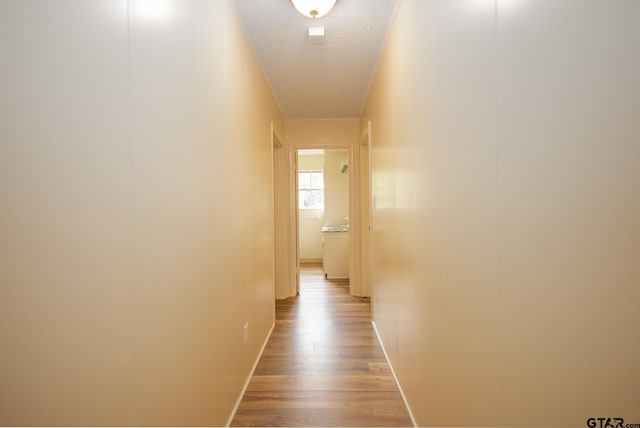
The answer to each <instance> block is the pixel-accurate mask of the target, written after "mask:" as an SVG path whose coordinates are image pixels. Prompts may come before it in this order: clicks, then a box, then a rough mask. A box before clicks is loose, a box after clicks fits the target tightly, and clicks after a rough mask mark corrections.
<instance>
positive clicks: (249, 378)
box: [224, 322, 384, 427]
mask: <svg viewBox="0 0 640 428" xmlns="http://www.w3.org/2000/svg"><path fill="white" fill-rule="evenodd" d="M275 326H276V323H275V322H274V323H273V324H271V329H270V330H269V334H267V338H266V339H265V341H264V343H263V344H262V348H260V352H259V353H258V358H256V361H255V362H254V363H253V367H252V368H251V372H250V373H249V376H248V377H247V380H246V381H245V382H244V386H243V387H242V391H240V396H239V397H238V400H237V401H236V405H235V406H233V410H232V411H231V416H229V419H227V423H226V424H225V425H224V426H225V427H229V426H231V422H233V418H235V416H236V412H237V411H238V407H240V403H241V402H242V397H244V393H245V392H247V388H248V387H249V383H250V382H251V378H252V377H253V373H254V372H255V371H256V368H257V367H258V363H259V362H260V358H262V353H263V352H264V349H265V348H266V347H267V343H268V342H269V339H270V338H271V333H273V329H274V328H275ZM383 349H384V348H383Z"/></svg>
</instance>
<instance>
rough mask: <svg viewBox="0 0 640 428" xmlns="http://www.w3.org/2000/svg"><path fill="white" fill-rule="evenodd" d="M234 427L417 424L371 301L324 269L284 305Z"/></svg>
mask: <svg viewBox="0 0 640 428" xmlns="http://www.w3.org/2000/svg"><path fill="white" fill-rule="evenodd" d="M232 426H361V427H364V426H372V427H373V426H411V420H410V418H409V415H408V413H407V410H406V408H405V406H404V403H403V401H402V398H401V396H400V393H399V392H398V389H397V387H396V384H395V382H394V380H393V376H392V375H391V372H390V370H389V367H388V365H387V363H386V361H385V358H384V354H383V353H382V349H381V348H380V345H379V344H378V341H377V339H376V336H375V333H374V331H373V328H372V326H371V304H370V301H369V299H360V298H356V297H353V296H350V295H349V283H348V281H344V280H342V281H334V280H327V279H325V277H324V274H323V272H322V268H321V267H307V268H303V269H302V271H301V280H300V295H299V296H298V297H296V298H291V299H287V300H284V301H278V302H277V303H276V326H275V328H274V331H273V333H272V335H271V339H270V340H269V343H268V344H267V346H266V348H265V351H264V353H263V355H262V358H261V359H260V361H259V363H258V366H257V368H256V371H255V373H254V375H253V377H252V378H251V382H250V384H249V387H248V388H247V391H246V393H245V395H244V397H243V399H242V402H241V403H240V406H239V408H238V411H237V413H236V415H235V417H234V419H233V422H232Z"/></svg>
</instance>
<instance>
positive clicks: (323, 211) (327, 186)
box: [296, 149, 350, 290]
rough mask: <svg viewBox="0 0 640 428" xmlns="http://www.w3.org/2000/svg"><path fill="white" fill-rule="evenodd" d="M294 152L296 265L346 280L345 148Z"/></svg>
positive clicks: (346, 190) (347, 252) (346, 181)
mask: <svg viewBox="0 0 640 428" xmlns="http://www.w3.org/2000/svg"><path fill="white" fill-rule="evenodd" d="M297 155H298V156H297V157H298V161H297V167H298V169H297V174H296V177H297V195H296V196H297V199H298V200H297V208H298V209H297V213H298V221H297V223H298V233H297V236H298V239H297V247H298V268H300V267H303V266H316V267H319V268H320V269H321V270H322V271H323V272H324V275H325V277H326V278H327V279H341V280H349V277H350V275H349V229H350V224H349V151H348V150H347V149H306V150H298V152H297ZM298 278H299V276H298ZM298 281H299V279H298ZM298 286H299V284H298ZM298 290H300V289H299V288H298Z"/></svg>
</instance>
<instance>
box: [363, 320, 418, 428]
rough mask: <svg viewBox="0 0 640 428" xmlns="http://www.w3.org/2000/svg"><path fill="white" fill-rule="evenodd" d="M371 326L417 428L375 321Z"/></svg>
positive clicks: (412, 421) (414, 422) (413, 421)
mask: <svg viewBox="0 0 640 428" xmlns="http://www.w3.org/2000/svg"><path fill="white" fill-rule="evenodd" d="M371 325H373V331H374V332H375V333H376V337H377V338H378V343H379V344H380V347H381V348H382V352H383V353H384V358H385V359H386V360H387V364H388V365H389V368H390V369H391V374H392V375H393V379H394V380H395V381H396V385H397V386H398V390H399V391H400V395H401V396H402V401H404V405H405V407H406V408H407V412H409V417H410V418H411V423H412V424H413V426H414V427H417V426H418V424H417V423H416V419H415V418H414V417H413V412H412V411H411V407H409V403H408V402H407V397H406V396H405V395H404V391H403V390H402V386H400V381H399V380H398V376H396V371H395V370H394V369H393V366H392V365H391V360H389V354H387V350H386V349H384V343H383V342H382V339H381V338H380V333H379V332H378V327H376V323H375V321H371Z"/></svg>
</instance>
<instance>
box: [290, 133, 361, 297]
mask: <svg viewBox="0 0 640 428" xmlns="http://www.w3.org/2000/svg"><path fill="white" fill-rule="evenodd" d="M310 149H323V150H336V149H338V150H347V153H348V156H349V169H350V173H349V292H350V293H351V294H352V295H356V296H359V295H361V283H360V266H361V263H360V224H361V221H360V220H361V215H360V191H359V190H360V158H359V147H357V146H355V147H354V144H352V143H348V142H346V143H323V144H317V143H310V144H304V143H301V144H291V145H289V153H288V159H289V168H288V169H289V204H288V205H289V216H290V217H289V218H290V219H291V220H292V221H290V222H289V227H290V230H289V239H290V240H289V252H290V257H289V261H290V263H289V278H290V280H291V285H292V287H291V290H290V291H292V292H293V293H294V294H292V295H295V294H297V293H299V291H300V289H299V287H300V281H299V278H300V253H299V249H298V243H299V237H298V234H299V222H298V205H297V203H296V202H297V195H298V188H297V180H298V176H297V172H298V165H297V153H298V150H310Z"/></svg>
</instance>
